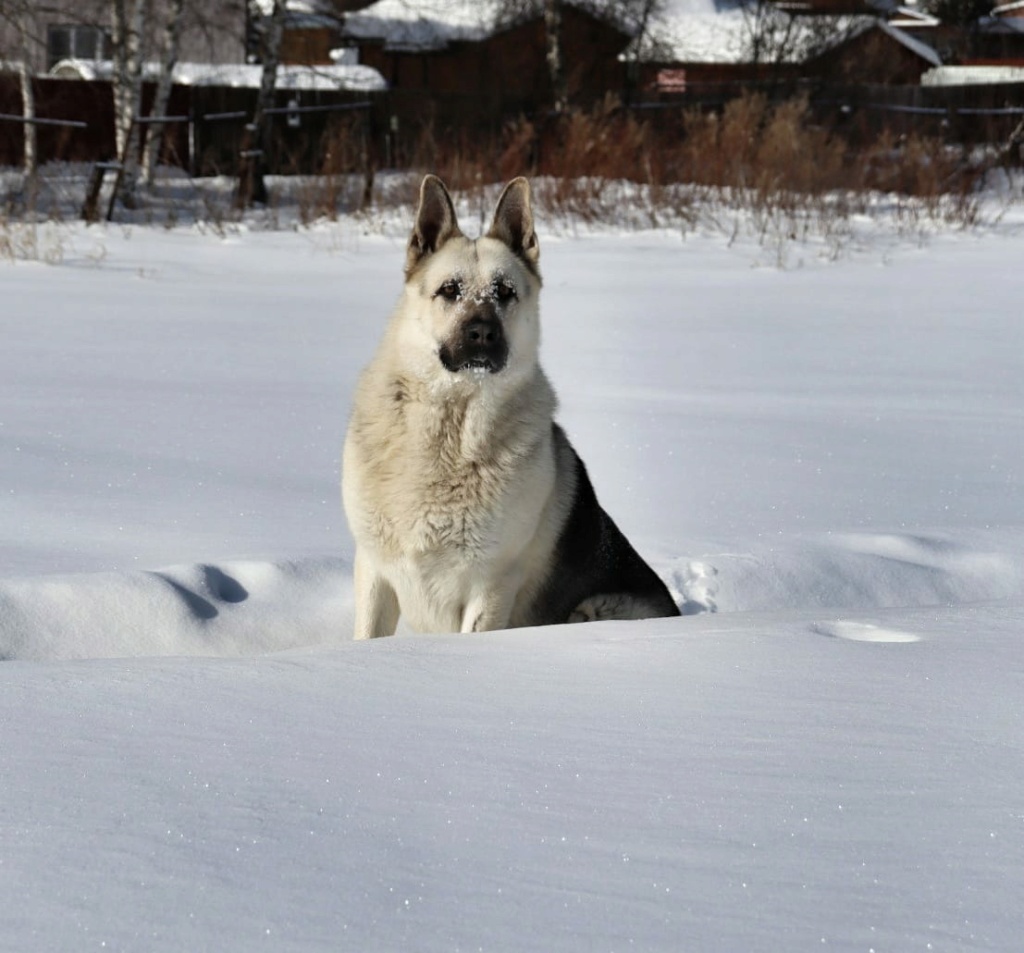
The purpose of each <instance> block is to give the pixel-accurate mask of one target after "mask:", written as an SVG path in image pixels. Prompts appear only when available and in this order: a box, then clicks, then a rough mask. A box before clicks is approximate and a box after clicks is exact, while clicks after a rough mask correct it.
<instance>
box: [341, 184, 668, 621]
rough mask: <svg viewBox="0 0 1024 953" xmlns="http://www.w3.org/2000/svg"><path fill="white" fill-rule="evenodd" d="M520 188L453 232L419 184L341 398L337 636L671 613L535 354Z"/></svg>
mask: <svg viewBox="0 0 1024 953" xmlns="http://www.w3.org/2000/svg"><path fill="white" fill-rule="evenodd" d="M539 257H540V249H539V246H538V244H537V235H536V233H535V232H534V228H533V210H532V208H531V204H530V186H529V183H528V182H527V180H526V179H524V178H518V179H515V180H513V181H512V182H510V183H509V184H508V185H507V186H506V187H505V190H504V191H503V192H502V195H501V198H500V199H499V201H498V207H497V210H496V211H495V214H494V223H493V224H492V225H491V228H490V231H488V233H487V234H486V235H485V236H483V237H482V238H478V239H476V240H475V241H474V240H471V239H469V238H466V236H465V235H463V233H462V232H461V231H460V230H459V225H458V222H457V221H456V217H455V208H454V206H453V205H452V200H451V196H450V195H449V194H448V190H447V189H446V188H445V186H444V183H442V182H441V180H440V179H438V178H436V177H435V176H432V175H428V176H427V177H426V178H424V180H423V184H422V185H421V187H420V200H419V208H418V210H417V212H416V222H415V224H414V226H413V229H412V236H411V238H410V239H409V246H408V251H407V255H406V262H405V287H404V289H403V291H402V295H401V298H400V299H399V302H398V306H397V307H396V309H395V311H394V314H393V315H392V317H391V320H390V322H389V324H388V326H387V328H386V330H385V332H384V337H383V340H382V342H381V344H380V346H379V348H378V350H377V352H376V354H375V356H374V357H373V359H372V361H371V362H370V364H369V366H368V367H367V368H366V370H365V371H364V372H363V374H362V376H361V378H360V380H359V384H358V386H357V389H356V393H355V399H354V402H353V410H352V418H351V421H350V424H349V429H348V434H347V437H346V440H345V453H344V464H343V475H342V489H343V497H344V502H345V512H346V515H347V517H348V522H349V526H350V528H351V530H352V535H353V537H354V538H355V542H356V559H355V637H356V638H357V639H372V638H376V637H377V636H382V635H391V634H393V633H394V631H395V627H396V625H397V623H398V618H399V615H400V614H401V615H404V616H405V618H406V621H407V622H408V623H409V624H410V625H411V626H412V627H413V628H414V629H417V630H419V631H424V632H482V631H486V630H490V629H504V628H509V627H513V626H528V625H550V624H554V623H563V622H582V621H589V620H600V619H644V618H651V617H656V616H675V615H679V609H678V607H677V606H676V604H675V602H674V601H673V599H672V597H671V596H670V595H669V592H668V589H667V588H666V587H665V585H664V583H663V582H662V581H661V580H660V579H659V578H658V576H657V575H655V573H654V571H653V570H652V569H651V568H650V566H648V565H647V563H645V562H644V561H643V559H642V558H641V557H640V556H639V555H638V554H637V552H636V550H634V549H633V547H632V546H631V545H630V544H629V542H628V541H627V539H626V538H625V536H623V535H622V533H621V532H620V531H619V529H618V527H617V526H616V525H615V524H614V523H613V522H612V520H611V517H609V516H608V514H607V513H605V511H604V510H603V509H601V507H600V505H599V504H598V502H597V497H596V496H595V495H594V489H593V487H592V486H591V483H590V479H589V477H588V476H587V471H586V469H585V468H584V466H583V462H582V461H581V460H580V458H579V457H578V456H577V454H576V451H575V450H573V448H572V445H571V444H570V443H569V439H568V437H566V435H565V433H564V431H563V430H562V428H561V427H559V426H558V424H556V423H555V422H554V419H553V418H554V413H555V408H556V399H555V393H554V391H553V390H552V387H551V384H550V383H549V382H548V379H547V377H546V376H545V374H544V371H543V370H542V369H541V367H540V364H539V362H538V357H539V354H538V351H539V344H540V322H539V317H540V316H539V308H538V295H539V294H540V289H541V278H540V271H539V269H538V261H539Z"/></svg>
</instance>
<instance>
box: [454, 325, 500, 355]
mask: <svg viewBox="0 0 1024 953" xmlns="http://www.w3.org/2000/svg"><path fill="white" fill-rule="evenodd" d="M504 337H505V335H504V332H503V331H502V330H501V322H500V321H498V320H497V319H495V318H473V319H472V320H471V321H467V322H466V323H465V324H464V325H463V327H462V341H463V344H464V345H465V346H466V347H467V348H469V349H471V350H472V349H474V348H484V349H486V348H489V347H494V346H495V345H497V344H500V343H502V341H503V340H504Z"/></svg>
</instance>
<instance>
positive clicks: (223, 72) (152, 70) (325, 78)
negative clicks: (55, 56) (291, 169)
mask: <svg viewBox="0 0 1024 953" xmlns="http://www.w3.org/2000/svg"><path fill="white" fill-rule="evenodd" d="M113 73H114V68H113V63H112V62H111V61H110V60H75V59H68V60H61V61H60V62H59V63H57V64H56V65H55V66H54V67H53V68H52V69H51V70H50V75H51V76H55V77H58V78H61V79H105V80H109V79H111V77H112V76H113ZM159 73H160V65H159V64H158V63H146V64H145V67H144V69H143V77H144V78H145V79H147V80H156V78H157V77H158V76H159ZM262 75H263V67H262V66H250V65H248V64H244V63H216V64H211V63H177V64H176V65H175V67H174V82H175V83H177V84H179V85H181V86H234V87H238V88H242V89H257V88H259V85H260V79H261V77H262ZM277 88H278V89H295V90H355V91H360V92H368V93H369V92H378V91H380V90H384V89H387V83H386V82H385V81H384V77H383V76H381V75H380V73H379V72H377V70H375V69H374V68H373V67H372V66H363V65H348V64H345V65H339V64H334V65H331V66H291V65H288V66H284V65H282V66H278V68H277Z"/></svg>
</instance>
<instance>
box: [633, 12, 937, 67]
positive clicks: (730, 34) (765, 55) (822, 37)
mask: <svg viewBox="0 0 1024 953" xmlns="http://www.w3.org/2000/svg"><path fill="white" fill-rule="evenodd" d="M761 15H762V16H764V15H765V14H764V13H763V12H762V14H761ZM768 15H769V16H770V15H772V14H768ZM754 16H755V15H754V13H753V12H752V11H751V9H750V7H749V5H747V4H744V3H743V2H742V0H669V2H668V5H667V8H666V11H665V15H664V16H663V18H662V20H661V22H660V23H659V24H658V25H657V28H656V32H655V37H654V39H655V45H654V46H653V47H649V49H650V50H651V52H650V53H647V54H646V55H645V52H643V51H642V52H641V54H640V58H641V59H653V60H659V61H672V62H676V63H744V62H751V61H752V60H753V59H754V52H753V51H754V40H755V34H756V32H757V31H758V30H759V29H760V30H762V31H764V32H763V34H762V35H763V38H764V39H763V42H764V43H765V51H764V52H762V53H761V55H760V57H759V59H760V60H761V61H763V62H768V61H771V62H784V63H800V62H803V61H804V60H806V59H808V58H809V57H812V56H815V55H818V54H821V53H824V52H827V51H828V50H830V49H832V48H834V47H835V46H837V45H839V44H840V43H843V42H845V41H846V40H849V39H851V38H852V37H854V36H858V35H860V34H861V33H864V32H865V31H867V30H871V29H875V28H877V29H880V30H882V31H883V32H884V33H886V34H887V35H888V36H890V37H891V38H892V39H893V40H895V41H896V42H897V43H900V44H901V45H902V46H904V47H906V48H907V49H909V50H911V51H912V52H914V53H916V54H917V55H918V56H920V57H921V58H922V59H924V60H925V61H926V62H929V63H932V64H933V65H935V66H938V65H940V63H941V61H940V60H939V57H938V54H937V53H936V52H935V50H934V49H932V48H931V47H930V46H928V44H927V43H923V42H922V41H920V40H918V39H916V38H914V37H913V36H911V35H910V34H908V33H906V32H904V31H903V30H901V29H899V27H897V26H895V25H894V24H892V23H888V22H887V21H885V20H883V19H880V18H878V17H873V16H828V15H814V16H800V15H796V16H791V15H790V14H788V13H785V12H782V11H776V12H775V14H774V16H775V17H777V20H776V21H775V24H774V26H767V27H766V26H765V25H763V22H762V23H761V24H759V23H758V22H756V21H755V19H754ZM916 22H917V20H915V23H916ZM773 29H774V32H771V31H772V30H773ZM666 54H667V60H666ZM625 55H626V56H632V55H635V51H632V50H627V52H626V54H625Z"/></svg>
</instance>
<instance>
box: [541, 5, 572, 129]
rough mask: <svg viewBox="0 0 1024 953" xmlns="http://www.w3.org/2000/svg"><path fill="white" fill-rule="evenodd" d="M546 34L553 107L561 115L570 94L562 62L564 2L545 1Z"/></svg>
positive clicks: (566, 105) (565, 108) (567, 103)
mask: <svg viewBox="0 0 1024 953" xmlns="http://www.w3.org/2000/svg"><path fill="white" fill-rule="evenodd" d="M544 34H545V37H546V38H547V61H548V75H549V76H550V77H551V96H552V106H553V108H554V110H555V112H556V113H558V114H559V115H560V114H562V113H564V112H565V111H566V110H567V109H568V108H569V92H568V88H567V87H566V82H565V63H563V62H562V0H544Z"/></svg>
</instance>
